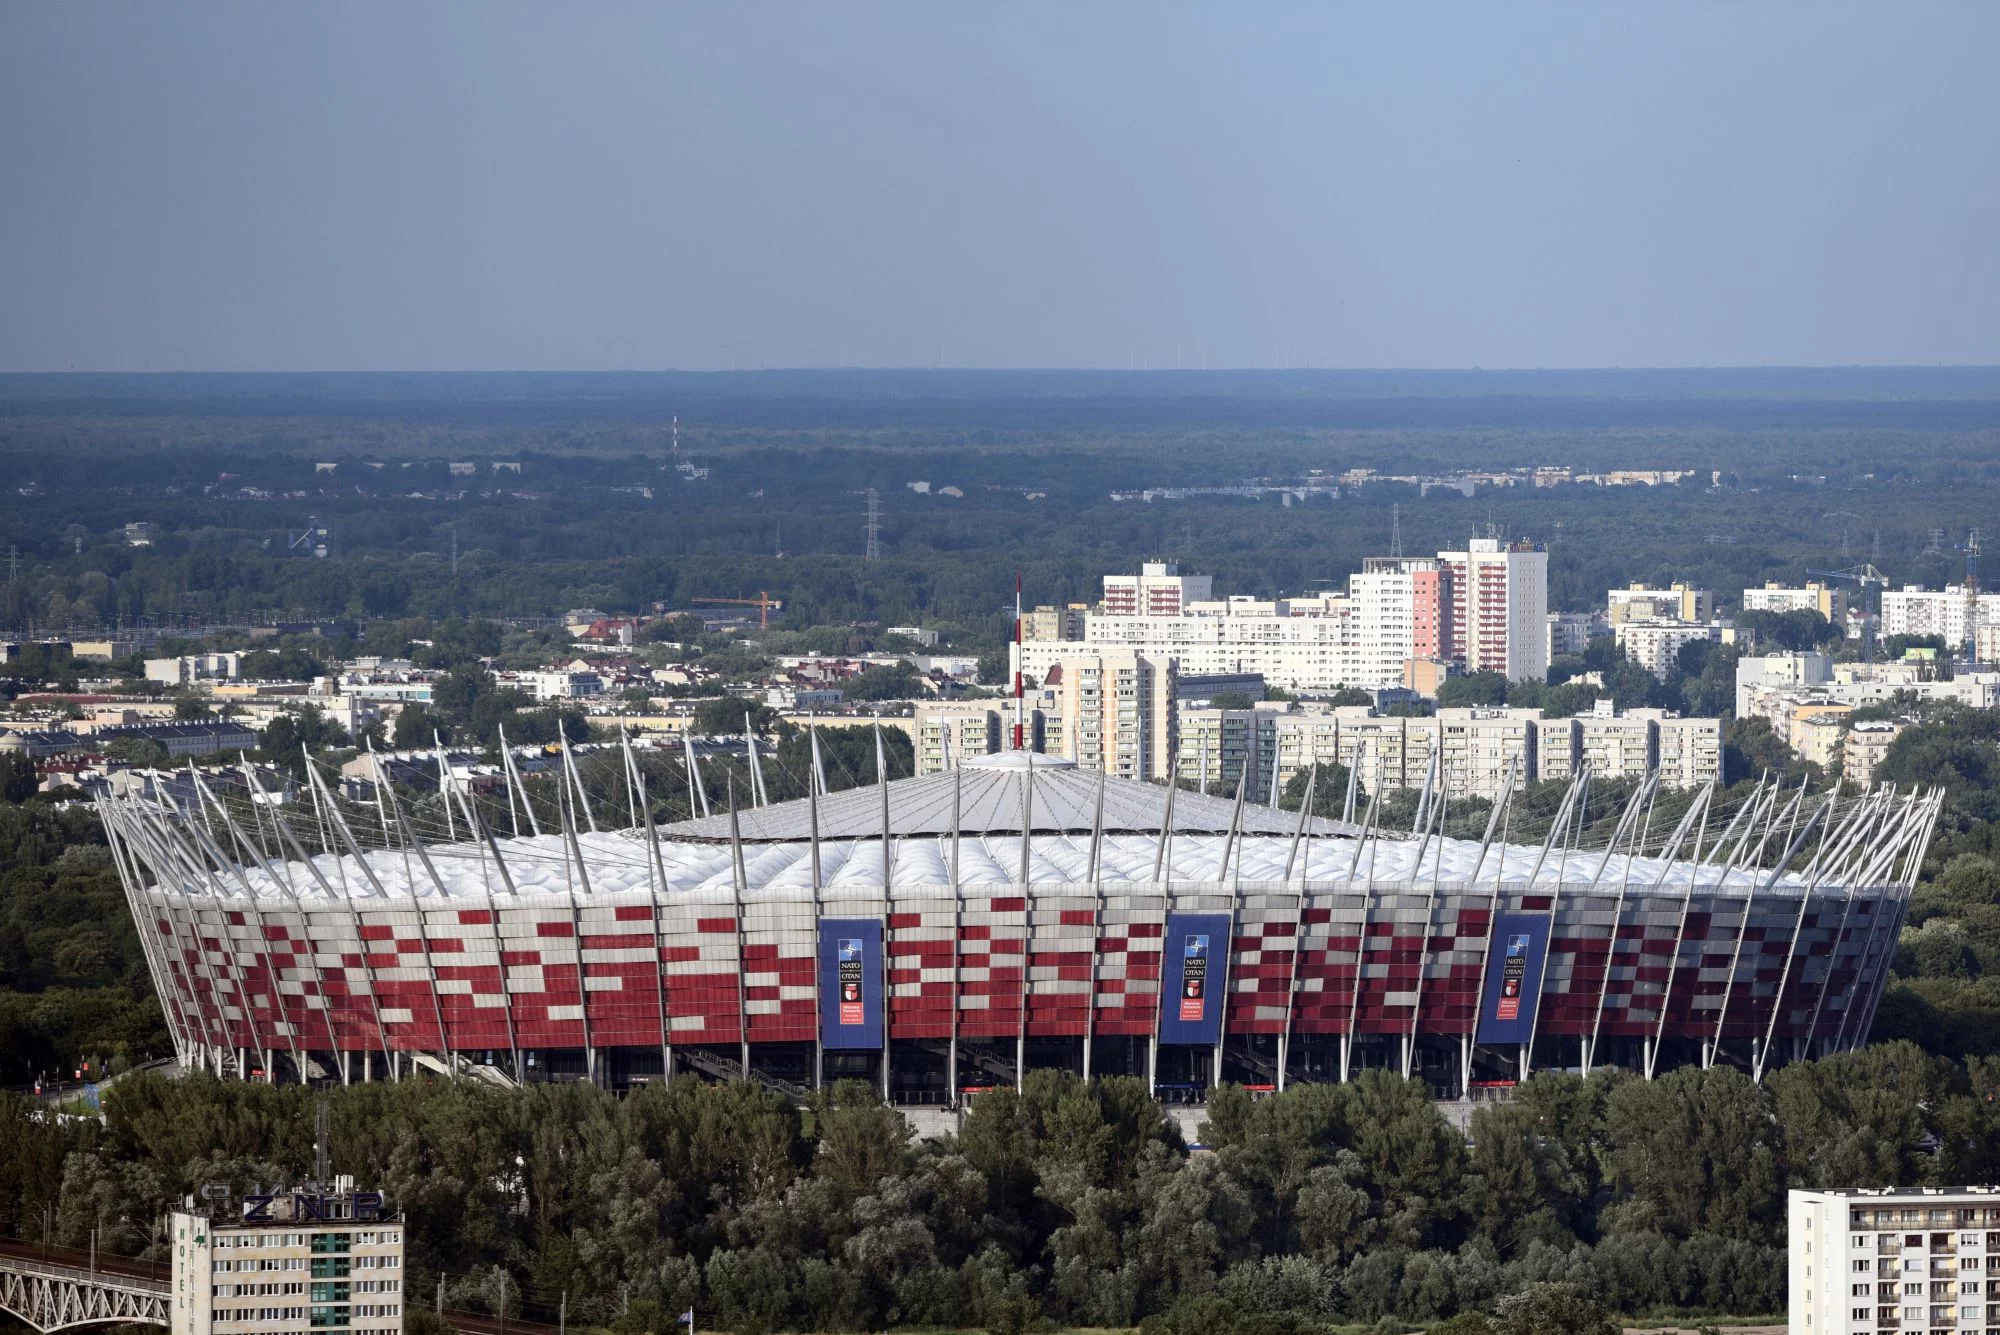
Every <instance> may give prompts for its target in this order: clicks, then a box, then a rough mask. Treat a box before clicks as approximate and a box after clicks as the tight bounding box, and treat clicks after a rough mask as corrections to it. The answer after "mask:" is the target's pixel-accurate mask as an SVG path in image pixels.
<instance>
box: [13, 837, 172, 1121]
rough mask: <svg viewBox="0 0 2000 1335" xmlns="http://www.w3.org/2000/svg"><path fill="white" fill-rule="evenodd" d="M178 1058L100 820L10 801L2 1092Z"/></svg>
mask: <svg viewBox="0 0 2000 1335" xmlns="http://www.w3.org/2000/svg"><path fill="white" fill-rule="evenodd" d="M172 1052H173V1045H172V1042H171V1041H170V1040H169V1038H168V1036H167V1030H166V1022H165V1018H164V1017H163V1016H162V1014H161V1012H160V1006H159V1002H158V1001H157V1000H156V999H155V997H154V994H153V984H152V979H151V976H150V975H149V974H148V972H147V969H146V959H145V954H144V952H143V951H142V950H141V949H140V945H139V937H138V933H137V932H136V931H135V930H134V929H133V926H132V915H131V913H130V912H129V911H128V910H127V908H126V905H125V895H124V892H123V890H122V889H121V888H120V886H119V882H118V872H117V870H116V868H114V867H113V866H112V862H111V853H110V850H109V849H107V848H106V847H105V844H104V834H103V831H102V829H101V828H100V827H99V825H98V823H97V818H96V816H95V815H93V814H92V813H91V812H90V811H88V810H87V809H82V808H75V807H71V808H67V809H62V808H58V807H56V806H54V805H51V804H50V803H48V802H45V801H31V802H27V803H22V804H18V805H17V804H14V803H11V802H8V803H0V1085H14V1086H20V1085H23V1084H26V1083H27V1082H28V1081H31V1080H33V1079H34V1078H35V1077H36V1076H37V1075H42V1074H60V1076H61V1077H62V1078H63V1079H68V1078H69V1076H70V1073H71V1072H72V1071H74V1070H76V1069H77V1068H78V1067H79V1066H80V1065H81V1063H82V1062H83V1061H85V1060H89V1061H90V1062H91V1065H92V1069H93V1070H102V1069H104V1064H105V1063H106V1062H109V1063H111V1064H112V1066H113V1069H122V1068H125V1067H129V1066H131V1065H134V1064H136V1063H139V1062H144V1061H149V1060H151V1059H153V1058H155V1057H164V1056H168V1055H171V1054H172Z"/></svg>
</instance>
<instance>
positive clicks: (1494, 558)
mask: <svg viewBox="0 0 2000 1335" xmlns="http://www.w3.org/2000/svg"><path fill="white" fill-rule="evenodd" d="M1438 563H1439V567H1440V568H1441V569H1442V570H1443V571H1444V573H1445V574H1446V576H1447V577H1448V578H1449V581H1450V587H1449V594H1450V598H1451V625H1452V633H1453V644H1452V655H1451V656H1452V658H1453V660H1454V661H1457V662H1461V663H1463V664H1464V667H1465V670H1466V671H1467V672H1498V673H1501V674H1503V675H1504V676H1506V677H1507V679H1508V680H1509V681H1528V680H1533V681H1540V680H1541V679H1542V678H1544V677H1546V676H1547V675H1548V671H1549V657H1548V615H1549V555H1548V552H1547V551H1546V550H1544V549H1543V548H1541V547H1538V546H1536V545H1535V544H1533V543H1528V542H1507V543H1503V542H1502V541H1500V540H1499V539H1497V538H1474V539H1472V540H1471V542H1469V543H1467V544H1466V548H1465V550H1464V551H1457V552H1439V553H1438Z"/></svg>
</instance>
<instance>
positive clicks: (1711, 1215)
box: [0, 1044, 2000, 1332]
mask: <svg viewBox="0 0 2000 1335" xmlns="http://www.w3.org/2000/svg"><path fill="white" fill-rule="evenodd" d="M1996 1093H2000V1063H1993V1062H1989V1061H1984V1060H1976V1061H1974V1062H1972V1063H1971V1064H1970V1066H1969V1067H1968V1068H1960V1067H1958V1066H1955V1065H1953V1064H1952V1063H1949V1062H1945V1061H1942V1060H1939V1059H1937V1058H1933V1057H1930V1056H1927V1055H1926V1054H1924V1053H1922V1052H1920V1051H1918V1050H1917V1049H1916V1048H1914V1047H1912V1046H1910V1045H1907V1044H1898V1045H1890V1046H1885V1047H1877V1048H1873V1049H1869V1050H1866V1051H1863V1052H1860V1053H1855V1054H1849V1055H1843V1056H1837V1057H1831V1058H1827V1059H1824V1060H1821V1061H1819V1062H1814V1063H1801V1064H1795V1065H1792V1066H1787V1067H1785V1068H1783V1069H1782V1070H1780V1071H1778V1072H1776V1073H1775V1074H1774V1075H1772V1076H1771V1077H1770V1079H1769V1080H1768V1082H1767V1084H1766V1085H1765V1086H1764V1087H1759V1086H1757V1085H1754V1084H1752V1083H1751V1082H1750V1080H1749V1079H1748V1078H1747V1077H1746V1076H1744V1075H1743V1074H1741V1073H1740V1072H1738V1071H1736V1070H1734V1069H1731V1068H1726V1067H1724V1068H1717V1069H1715V1070H1711V1071H1702V1070H1699V1069H1696V1068H1689V1069H1683V1070H1680V1071H1676V1072H1674V1073H1672V1074H1670V1075H1667V1076H1664V1077H1661V1078H1660V1079H1657V1080H1654V1081H1650V1082H1649V1081H1645V1080H1642V1079H1639V1078H1637V1077H1634V1076H1631V1075H1629V1074H1626V1073H1622V1072H1603V1073H1600V1074H1597V1075H1594V1076H1592V1077H1591V1078H1589V1079H1581V1078H1578V1077H1575V1076H1569V1075H1544V1076H1537V1077H1536V1078H1534V1079H1533V1080H1531V1081H1529V1082H1527V1083H1526V1084H1525V1085H1524V1086H1522V1087H1521V1089H1520V1090H1519V1092H1518V1094H1517V1096H1516V1097H1515V1099H1514V1100H1513V1101H1512V1102H1511V1103H1507V1104H1503V1105H1498V1106H1493V1107H1487V1108H1482V1109H1480V1110H1479V1111H1478V1112H1476V1113H1475V1114H1474V1116H1473V1119H1472V1123H1471V1127H1470V1134H1469V1136H1466V1135H1461V1134H1460V1133H1459V1132H1458V1131H1457V1130H1456V1129H1454V1128H1453V1127H1452V1126H1451V1125H1450V1124H1448V1123H1447V1122H1446V1121H1445V1120H1444V1118H1443V1116H1442V1115H1441V1114H1440V1112H1439V1110H1438V1107H1437V1105H1435V1104H1434V1103H1433V1102H1432V1101H1431V1099H1430V1097H1429V1095H1428V1092H1427V1090H1426V1088H1425V1087H1424V1085H1423V1084H1422V1083H1420V1082H1406V1081H1403V1080H1402V1079H1400V1078H1398V1077H1396V1076H1394V1075H1393V1074H1391V1073H1389V1072H1385V1071H1379V1070H1377V1071H1370V1072H1367V1073H1365V1074H1364V1075H1363V1076H1362V1077H1361V1078H1360V1079H1358V1080H1357V1081H1355V1082H1354V1083H1352V1084H1348V1085H1308V1086H1297V1087H1294V1088H1293V1089H1291V1090H1289V1091H1287V1092H1285V1093H1284V1094H1281V1095H1276V1096H1272V1097H1265V1098H1255V1097H1253V1096H1251V1095H1249V1094H1246V1093H1245V1092H1244V1091H1242V1090H1240V1089H1237V1088H1234V1087H1225V1088H1224V1089H1223V1090H1221V1091H1219V1092H1218V1093H1217V1094H1216V1096H1215V1098H1214V1100H1213V1102H1212V1104H1211V1105H1210V1108H1209V1113H1208V1121H1207V1122H1206V1124H1205V1125H1203V1126H1202V1128H1201V1131H1200V1139H1201V1143H1202V1148H1199V1149H1191V1148H1190V1147H1189V1146H1186V1145H1184V1144H1182V1142H1181V1138H1180V1136H1179V1135H1178V1134H1177V1133H1176V1131H1175V1130H1174V1128H1173V1126H1172V1124H1171V1123H1170V1122H1168V1121H1167V1120H1166V1119H1165V1117H1164V1116H1163V1114H1162V1112H1161V1110H1160V1108H1159V1106H1158V1105H1157V1104H1155V1103H1154V1102H1153V1101H1152V1100H1151V1099H1150V1098H1149V1097H1147V1094H1146V1091H1145V1087H1144V1085H1143V1084H1142V1083H1141V1082H1138V1081H1136V1080H1131V1079H1123V1078H1114V1079H1109V1080H1101V1081H1096V1082H1092V1083H1089V1084H1085V1083H1084V1082H1082V1081H1081V1080H1079V1079H1077V1078H1075V1077H1073V1076H1069V1075H1064V1074H1061V1073H1056V1072H1048V1071H1044V1072H1036V1073H1034V1074H1031V1075H1030V1076H1029V1078H1028V1081H1027V1084H1026V1087H1025V1088H1024V1089H1023V1090H1022V1091H1020V1092H1019V1093H1018V1094H1017V1093H1016V1092H1014V1091H1012V1090H1010V1089H1004V1088H1003V1089H996V1090H993V1091H990V1092H987V1093H984V1094H981V1095H980V1096H978V1097H977V1098H976V1099H975V1100H974V1102H973V1104H972V1106H971V1109H970V1111H969V1113H968V1114H967V1117H966V1120H965V1124H964V1129H963V1131H962V1132H961V1133H960V1134H959V1135H957V1136H948V1137H943V1138H939V1139H934V1140H925V1141H914V1140H913V1139H912V1138H911V1135H910V1133H909V1131H908V1130H907V1128H906V1126H905V1124H904V1123H903V1121H902V1120H901V1118H900V1116H899V1115H898V1114H896V1113H895V1112H894V1111H893V1110H891V1109H889V1108H887V1107H885V1106H883V1105H882V1104H880V1103H879V1102H878V1101H877V1099H876V1097H875V1095H874V1094H873V1092H872V1091H871V1090H870V1089H869V1088H867V1087H866V1086H863V1085H860V1084H854V1083H848V1084H842V1085H839V1086H836V1087H834V1088H832V1089H830V1090H828V1091H826V1092H825V1093H823V1094H821V1095H819V1096H817V1097H816V1098H815V1100H814V1102H813V1104H812V1106H811V1107H810V1108H809V1109H806V1110H804V1111H803V1112H802V1111H800V1110H798V1109H795V1108H793V1107H792V1106H790V1105H789V1104H788V1103H786V1102H784V1101H783V1100H781V1099H779V1098H777V1097H776V1096H774V1095H771V1094H768V1093H766V1092H764V1091H762V1090H760V1089H758V1088H756V1087H753V1086H747V1085H742V1084H732V1085H711V1084H705V1083H703V1082H701V1081H700V1080H697V1079H695V1078H694V1077H691V1076H683V1077H681V1078H679V1079H677V1080H675V1081H674V1082H673V1083H672V1084H670V1085H665V1086H649V1087H643V1088H640V1089H638V1090H635V1091H634V1092H633V1093H632V1094H630V1095H629V1096H628V1097H626V1098H623V1099H618V1098H614V1097H613V1096H611V1095H609V1094H606V1093H604V1092H602V1091H599V1090H597V1089H594V1088H592V1087H589V1086H585V1085H538V1086H532V1087H528V1088H525V1089H520V1090H512V1091H506V1090H496V1089H492V1088H489V1087H486V1086H483V1085H476V1084H473V1083H471V1082H464V1083H459V1084H452V1083H447V1082H442V1081H435V1080H430V1079H424V1080H418V1081H410V1082H406V1083H402V1084H395V1085H390V1084H375V1085H363V1086H354V1087H350V1088H344V1089H331V1090H327V1091H325V1092H324V1093H321V1094H318V1095H315V1094H313V1093H312V1092H310V1091H306V1090H301V1089H297V1088H295V1087H283V1088H270V1087H267V1086H261V1085H254V1084H242V1083H222V1082H217V1081H215V1080H212V1079H210V1078H207V1077H205V1076H192V1077H188V1078H184V1079H179V1080H166V1079H161V1078H158V1077H155V1076H151V1075H138V1076H134V1077H131V1078H128V1079H127V1080H125V1081H123V1082H121V1083H119V1084H117V1085H116V1086H114V1087H113V1089H112V1090H110V1091H109V1092H108V1093H107V1096H106V1098H105V1101H104V1117H103V1121H102V1123H101V1124H99V1123H98V1122H97V1121H93V1120H72V1119H63V1120H52V1119H48V1118H45V1117H42V1116H40V1115H37V1114H36V1113H34V1112H33V1111H32V1110H31V1109H30V1107H29V1106H28V1105H27V1104H25V1103H22V1102H18V1101H9V1102H7V1103H6V1104H5V1106H4V1108H0V1230H4V1231H6V1232H9V1233H13V1234H16V1235H18V1236H23V1237H28V1238H39V1237H40V1236H41V1231H42V1228H43V1223H42V1221H43V1219H44V1217H45V1216H44V1210H45V1208H47V1207H50V1206H54V1207H55V1212H54V1216H53V1218H54V1223H53V1229H54V1238H53V1240H54V1241H55V1242H57V1243H58V1244H64V1245H82V1244H84V1243H85V1242H87V1240H88V1235H89V1232H90V1230H91V1229H92V1228H98V1229H100V1230H101V1231H100V1234H99V1237H100V1245H105V1246H108V1247H110V1248H112V1249H113V1250H116V1251H118V1252H123V1253H128V1254H134V1255H145V1254H154V1255H157V1254H160V1248H161V1246H162V1241H161V1238H160V1236H159V1233H158V1231H157V1220H158V1218H159V1216H160V1215H161V1213H162V1212H163V1211H164V1210H165V1209H167V1208H168V1207H169V1206H170V1205H172V1204H173V1203H174V1202H176V1201H177V1200H179V1199H180V1197H181V1196H183V1195H184V1194H186V1193H188V1192H190V1191H192V1190H194V1189H196V1188H197V1187H199V1186H200V1185H202V1184H204V1183H208V1182H214V1181H228V1182H232V1183H234V1184H235V1185H236V1186H237V1189H238V1190H239V1191H241V1190H243V1189H245V1188H247V1187H249V1186H250V1185H252V1184H274V1183H287V1182H297V1181H299V1180H301V1178H302V1177H303V1176H304V1175H305V1174H306V1173H307V1172H308V1171H309V1165H310V1164H311V1162H312V1145H311V1139H312V1130H311V1128H312V1125H313V1104H314V1102H315V1100H316V1099H324V1100H325V1101H326V1103H327V1104H328V1105H329V1114H330V1126H331V1151H332V1155H333V1162H334V1165H335V1167H336V1169H337V1170H338V1171H341V1172H347V1173H353V1174H354V1175H355V1176H356V1177H357V1178H358V1179H360V1181H362V1182H363V1183H365V1184H370V1185H374V1186H379V1187H381V1188H382V1189H384V1190H385V1191H386V1192H388V1194H389V1196H390V1198H391V1200H392V1201H393V1202H394V1203H395V1205H396V1206H397V1207H398V1208H399V1209H400V1210H401V1211H402V1212H403V1214H404V1217H405V1219H406V1221H407V1222H408V1224H409V1228H408V1230H407V1232H406V1235H405V1236H406V1239H407V1243H408V1248H409V1260H408V1270H407V1272H406V1274H407V1281H406V1290H405V1300H406V1301H407V1302H409V1303H410V1304H411V1305H412V1306H416V1305H419V1304H427V1303H428V1302H430V1301H434V1296H435V1291H436V1286H437V1285H438V1283H439V1281H440V1280H442V1281H443V1282H444V1284H445V1289H446V1295H447V1301H448V1302H449V1303H450V1304H452V1305H454V1306H464V1307H469V1308H475V1309H485V1310H493V1309H494V1308H497V1307H499V1306H502V1305H504V1306H506V1307H507V1308H508V1309H509V1310H510V1311H512V1312H514V1313H517V1314H521V1313H524V1314H527V1315H530V1316H544V1315H552V1314H553V1313H554V1311H555V1310H556V1308H557V1307H558V1306H560V1305H562V1304H563V1303H564V1302H565V1301H566V1302H567V1310H568V1312H569V1315H570V1319H571V1320H572V1321H579V1322H582V1323H597V1324H610V1323H613V1322H614V1321H620V1319H621V1318H623V1321H622V1327H621V1328H622V1329H625V1330H638V1329H652V1330H658V1331H662V1332H664V1331H667V1330H669V1329H671V1322H672V1320H673V1316H674V1314H678V1313H679V1312H681V1311H683V1310H685V1309H686V1308H687V1307H688V1306H693V1307H694V1308H695V1309H696V1312H697V1315H698V1317H699V1323H700V1325H701V1326H702V1327H703V1328H711V1329H712V1328H717V1327H720V1328H724V1329H729V1330H734V1331H765V1330H877V1329H883V1328H885V1327H891V1326H947V1327H951V1326H967V1325H975V1326H977V1325H984V1326H987V1327H990V1328H1008V1329H1022V1328H1025V1327H1027V1326H1030V1325H1032V1324H1034V1323H1036V1322H1038V1321H1041V1320H1044V1319H1046V1320H1048V1321H1051V1322H1057V1323H1061V1324H1064V1325H1071V1326H1076V1325H1082V1326H1110V1327H1123V1326H1131V1325H1133V1324H1135V1323H1138V1322H1141V1321H1144V1320H1147V1319H1148V1318H1153V1319H1156V1320H1157V1321H1158V1322H1159V1323H1161V1324H1162V1325H1164V1326H1166V1327H1167V1328H1168V1329H1192V1328H1193V1326H1194V1325H1195V1324H1198V1323H1196V1322H1194V1321H1192V1320H1191V1319H1190V1318H1191V1315H1192V1314H1195V1313H1199V1312H1201V1311H1204V1310H1208V1309H1205V1308H1203V1307H1201V1306H1200V1305H1201V1304H1203V1303H1205V1302H1208V1301H1211V1300H1214V1299H1217V1298H1220V1299H1222V1300H1225V1304H1226V1308H1227V1310H1229V1311H1231V1312H1233V1313H1236V1314H1238V1315H1239V1316H1240V1315H1242V1314H1261V1315H1263V1316H1266V1317H1270V1318H1273V1319H1275V1320H1278V1321H1279V1322H1280V1323H1281V1324H1283V1325H1285V1326H1288V1327H1293V1328H1312V1327H1318V1326H1323V1325H1326V1324H1329V1323H1334V1322H1340V1321H1347V1322H1371V1321H1378V1320H1381V1319H1383V1318H1385V1317H1386V1318H1392V1319H1395V1320H1400V1321H1405V1322H1411V1323H1418V1324H1422V1323H1429V1322H1435V1321H1440V1320H1444V1319H1446V1318H1450V1317H1452V1316H1453V1315H1454V1314H1459V1313H1465V1312H1476V1311H1481V1310H1484V1309H1488V1308H1490V1307H1492V1306H1493V1305H1494V1303H1495V1302H1496V1300H1498V1299H1500V1298H1501V1297H1503V1296H1504V1295H1508V1294H1512V1293H1518V1292H1520V1291H1523V1290H1526V1289H1530V1288H1532V1287H1533V1286H1536V1285H1538V1284H1549V1283H1552V1284H1557V1285H1561V1286H1566V1289H1565V1291H1566V1292H1569V1293H1572V1294H1574V1295H1576V1296H1578V1297H1579V1298H1581V1299H1583V1300H1585V1301H1588V1302H1594V1303H1598V1304H1602V1305H1604V1306H1605V1307H1608V1308H1611V1309H1614V1310H1617V1311H1622V1312H1627V1313H1639V1312H1654V1311H1661V1310H1665V1309H1675V1310H1688V1309H1692V1310H1696V1311H1703V1312H1735V1313H1742V1314H1750V1313H1763V1312H1771V1311H1776V1310H1780V1309H1781V1307H1782V1305H1783V1301H1784V1293H1785V1269H1784V1228H1785V1219H1784V1208H1783V1206H1784V1192H1785V1189H1786V1188H1787V1187H1790V1186H1823V1185H1836V1184H1838V1185H1850V1186H1870V1185H1884V1186H1886V1185H1904V1186H1910V1185H1917V1184H1926V1183H1943V1182H1960V1181H1989V1180H1992V1177H1993V1175H1994V1173H1995V1172H1996V1171H2000V1164H1997V1163H1996V1162H1995V1161H1994V1156H1995V1155H1996V1153H2000V1106H1997V1105H1996V1104H1995V1102H1994V1096H1995V1094H1996ZM565 1295H566V1299H565ZM635 1313H636V1314H637V1317H636V1318H635V1317H634V1315H633V1314H635Z"/></svg>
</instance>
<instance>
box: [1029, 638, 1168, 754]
mask: <svg viewBox="0 0 2000 1335" xmlns="http://www.w3.org/2000/svg"><path fill="white" fill-rule="evenodd" d="M1174 678H1175V664H1174V660H1173V659H1171V658H1168V659H1157V658H1149V657H1146V656H1145V655H1143V654H1140V653H1137V652H1135V651H1133V650H1130V649H1125V650H1117V649H1107V650H1103V651H1100V652H1098V653H1093V654H1078V655H1076V656H1075V657H1073V658H1065V659H1063V660H1061V661H1060V662H1058V663H1056V664H1054V665H1053V666H1051V667H1050V669H1049V671H1048V675H1047V676H1045V677H1044V678H1043V679H1042V688H1043V690H1044V692H1046V693H1048V694H1051V695H1052V696H1053V697H1054V702H1055V708H1056V712H1057V713H1058V714H1059V715H1060V716H1061V718H1062V728H1063V737H1064V740H1065V747H1064V750H1063V752H1062V754H1063V755H1065V756H1067V757H1069V758H1070V759H1073V760H1075V761H1076V763H1077V764H1078V765H1080V766H1082V767H1083V768H1084V769H1089V770H1098V771H1101V772H1102V773H1105V774H1110V775H1114V776H1116V777H1119V778H1125V779H1155V778H1162V777H1164V776H1165V774H1166V772H1167V757H1168V756H1169V755H1171V754H1173V752H1174V749H1175V745H1176V741H1177V734H1178V728H1179V719H1178V717H1177V713H1176V709H1175V697H1176V689H1175V682H1174Z"/></svg>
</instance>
